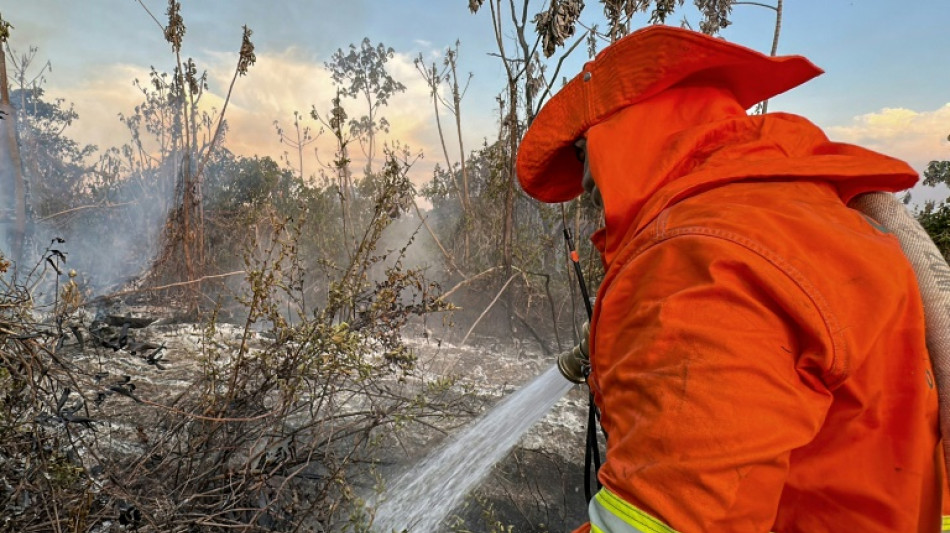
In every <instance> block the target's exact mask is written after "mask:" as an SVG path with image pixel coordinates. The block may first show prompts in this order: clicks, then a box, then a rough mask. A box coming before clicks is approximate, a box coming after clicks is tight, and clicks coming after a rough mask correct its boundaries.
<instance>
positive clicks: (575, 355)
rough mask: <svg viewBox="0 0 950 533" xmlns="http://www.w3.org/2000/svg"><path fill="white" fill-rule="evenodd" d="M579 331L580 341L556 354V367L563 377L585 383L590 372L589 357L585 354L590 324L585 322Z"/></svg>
mask: <svg viewBox="0 0 950 533" xmlns="http://www.w3.org/2000/svg"><path fill="white" fill-rule="evenodd" d="M581 331H582V334H581V343H580V344H578V345H577V346H575V347H573V348H571V349H570V350H567V351H565V352H561V354H560V355H558V356H557V369H558V370H560V371H561V375H562V376H564V378H565V379H567V380H568V381H571V382H574V383H586V382H587V374H589V373H590V358H589V356H588V355H587V353H588V352H587V342H588V340H587V339H588V338H589V337H590V324H588V323H586V322H585V323H584V327H583V328H581Z"/></svg>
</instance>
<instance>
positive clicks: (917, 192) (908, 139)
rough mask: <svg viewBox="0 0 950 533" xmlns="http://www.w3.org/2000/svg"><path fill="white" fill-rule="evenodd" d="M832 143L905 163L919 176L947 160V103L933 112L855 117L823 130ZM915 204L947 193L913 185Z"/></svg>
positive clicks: (890, 110) (901, 110)
mask: <svg viewBox="0 0 950 533" xmlns="http://www.w3.org/2000/svg"><path fill="white" fill-rule="evenodd" d="M826 131H827V132H828V135H829V137H831V138H832V140H835V141H842V142H847V143H852V144H858V145H861V146H864V147H866V148H870V149H872V150H876V151H878V152H882V153H885V154H887V155H891V156H894V157H897V158H899V159H903V160H905V161H907V162H908V163H909V164H910V165H911V166H912V167H914V169H915V170H917V172H919V173H921V174H923V171H924V169H926V168H927V163H929V162H930V161H933V160H935V159H938V160H944V159H950V141H948V140H947V134H948V133H950V103H948V104H946V105H944V106H943V107H941V108H939V109H936V110H933V111H914V110H912V109H906V108H884V109H881V110H880V111H877V112H874V113H867V114H864V115H860V116H857V117H855V118H854V119H853V120H852V121H851V124H848V125H845V126H832V127H828V128H826ZM910 192H911V196H912V198H913V200H914V203H915V204H920V203H922V202H925V201H929V200H934V201H940V200H943V199H945V198H947V197H948V195H950V190H948V189H947V187H945V186H943V185H941V186H940V187H936V188H933V187H925V186H923V185H920V184H918V185H916V186H915V187H913V188H912V189H911V190H910Z"/></svg>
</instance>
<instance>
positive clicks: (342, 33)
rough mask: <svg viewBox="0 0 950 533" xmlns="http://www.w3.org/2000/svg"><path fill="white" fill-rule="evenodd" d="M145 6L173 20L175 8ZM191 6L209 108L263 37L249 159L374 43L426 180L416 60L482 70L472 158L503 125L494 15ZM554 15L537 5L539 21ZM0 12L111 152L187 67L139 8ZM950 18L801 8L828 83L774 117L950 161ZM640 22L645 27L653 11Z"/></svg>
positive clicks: (245, 99) (750, 39) (804, 47)
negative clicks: (390, 52) (334, 58)
mask: <svg viewBox="0 0 950 533" xmlns="http://www.w3.org/2000/svg"><path fill="white" fill-rule="evenodd" d="M142 1H143V2H144V3H145V5H146V6H148V7H149V9H150V10H151V11H152V12H153V13H154V14H155V15H156V16H157V17H158V18H159V20H161V21H162V22H163V23H164V18H165V17H164V12H165V8H166V5H167V3H166V2H165V1H164V0H142ZM688 3H689V2H687V4H688ZM183 4H184V5H183V9H182V14H183V16H184V18H185V23H186V25H187V27H188V32H187V34H186V36H185V45H184V54H185V55H186V56H191V57H194V58H195V59H196V61H197V62H198V64H199V66H200V67H202V68H206V69H208V71H209V74H210V77H211V93H212V94H211V95H209V96H208V98H207V100H206V102H207V103H208V104H209V105H215V104H218V107H219V106H220V102H221V96H222V95H223V93H224V92H225V91H226V87H227V82H228V81H230V75H231V72H232V70H233V66H234V62H235V60H236V50H237V48H238V46H239V44H240V36H241V26H242V25H244V24H247V25H248V26H250V27H251V28H252V29H253V30H254V36H253V41H254V43H255V45H256V52H257V57H258V63H257V65H255V66H254V67H252V68H251V71H250V73H249V74H248V76H247V77H246V78H243V79H241V80H239V81H238V84H237V86H236V89H235V96H234V99H233V100H232V103H231V106H232V107H231V108H230V109H229V112H228V117H229V121H230V123H231V126H232V130H231V134H230V137H229V143H230V145H231V146H232V148H234V149H235V150H237V151H239V152H242V153H245V154H247V155H250V154H261V155H265V154H266V155H272V156H275V157H276V156H278V155H279V154H280V153H281V152H282V151H283V150H284V149H285V148H284V147H282V146H281V145H280V144H279V143H278V141H277V136H276V134H275V133H274V127H273V125H272V123H273V121H274V120H280V121H281V122H282V123H284V124H285V125H287V124H288V123H289V122H290V119H291V116H292V113H293V111H294V110H300V111H309V109H310V107H311V105H316V106H317V108H318V109H326V108H327V107H328V102H329V98H330V97H331V95H332V89H331V87H330V82H329V78H328V76H327V75H326V72H325V71H324V70H323V68H322V65H323V62H324V61H326V60H327V59H328V58H329V57H330V55H331V54H332V53H333V52H334V51H335V50H336V49H337V48H340V47H346V46H347V45H348V44H349V43H358V42H359V41H360V40H361V39H362V38H363V37H369V38H370V39H371V40H372V41H373V42H377V41H382V42H384V43H386V44H387V45H388V46H391V47H393V48H394V49H395V50H396V52H397V57H396V58H395V59H394V61H393V62H392V63H391V66H392V73H393V75H394V76H395V77H397V78H398V79H399V80H400V81H401V82H403V83H404V84H406V85H407V87H408V90H407V93H406V94H404V95H401V96H400V97H398V98H396V99H394V100H393V101H392V104H391V106H390V108H389V109H388V110H386V112H385V115H386V116H387V117H388V118H389V120H390V122H392V123H393V131H392V136H393V137H397V138H399V139H402V140H404V141H405V142H407V143H409V144H410V145H411V146H413V147H414V148H416V149H421V150H423V151H424V152H425V154H426V158H425V160H424V161H423V162H422V163H420V164H419V166H418V168H417V175H416V179H417V180H418V181H421V180H424V179H425V178H426V175H427V173H428V171H429V169H431V165H432V164H434V163H435V162H437V161H439V160H440V159H441V149H440V148H438V144H437V143H438V138H437V136H436V135H435V128H434V118H433V115H432V110H431V108H432V106H431V102H429V101H428V100H427V99H426V97H425V95H426V89H425V86H424V84H423V83H422V81H421V78H420V76H419V75H418V74H417V73H416V72H415V69H414V67H413V66H412V59H413V58H415V57H416V56H418V55H419V54H422V55H423V57H424V58H426V59H427V60H438V58H439V57H440V54H441V51H442V50H444V49H445V47H446V46H449V45H452V44H454V43H455V41H456V40H459V41H461V60H460V69H461V70H462V71H463V72H471V73H472V75H473V78H472V85H471V87H470V90H469V92H468V94H467V95H466V97H465V100H464V102H463V103H464V109H463V127H464V130H465V137H466V147H467V148H474V147H476V146H477V145H478V144H480V142H481V139H483V138H485V137H490V136H491V135H492V134H493V132H494V131H495V129H496V125H495V118H494V114H493V110H494V108H495V105H496V104H495V101H494V97H495V95H496V94H497V93H498V92H499V91H500V90H501V89H502V88H503V84H504V79H503V73H502V70H501V66H500V63H499V61H498V59H497V58H495V57H492V56H491V55H490V53H491V52H493V51H494V50H495V42H494V36H493V34H492V31H491V24H490V19H489V14H488V12H487V7H486V8H485V9H483V12H480V13H478V14H477V15H472V14H471V13H469V11H468V9H467V5H468V2H467V0H398V1H388V2H383V1H381V0H347V1H342V2H340V1H328V0H319V1H309V2H305V1H303V0H283V1H279V0H275V1H271V2H262V1H260V0H253V1H252V0H200V1H198V0H184V1H183ZM545 4H546V2H545V1H543V0H537V1H534V2H533V3H532V4H531V9H530V11H531V12H536V11H538V10H540V9H541V8H542V7H543V6H544V5H545ZM587 4H588V6H587V8H586V10H585V14H584V18H583V20H585V21H586V22H587V23H598V22H600V21H598V20H597V19H598V17H599V14H600V4H599V2H596V1H594V0H588V1H587ZM0 13H2V15H3V18H4V19H6V20H7V21H9V22H11V23H12V24H13V25H14V26H15V28H14V30H13V35H12V40H11V44H12V45H13V47H14V48H15V49H16V50H18V51H23V50H26V49H27V47H28V46H36V47H38V48H39V54H38V58H40V59H41V60H46V59H49V60H50V61H51V62H52V65H53V71H52V72H51V73H49V74H48V75H47V76H46V78H47V86H46V87H47V91H48V93H49V94H50V95H51V96H57V97H63V98H65V99H66V100H67V101H72V102H74V103H75V105H76V109H77V110H78V111H79V113H80V120H79V122H78V123H77V124H76V125H74V126H73V127H72V129H71V134H72V135H73V136H74V137H76V138H78V139H80V140H83V141H86V142H91V143H95V144H98V145H100V146H101V147H105V146H111V145H115V144H119V143H121V142H123V140H124V136H123V132H122V128H121V125H120V124H119V123H118V120H117V118H116V116H117V114H118V113H120V112H122V113H129V112H130V111H131V109H132V107H133V106H134V105H135V104H136V103H138V102H139V100H140V98H139V96H140V95H138V94H137V93H136V91H135V89H134V88H133V87H132V80H133V79H135V78H136V77H138V78H141V79H145V78H146V76H147V72H148V69H149V67H150V66H152V65H154V66H155V67H157V68H158V69H160V70H169V69H170V67H171V65H172V61H173V59H172V56H171V54H170V53H169V47H168V45H167V43H165V41H164V40H163V38H162V34H161V31H160V30H159V28H158V27H157V25H156V24H155V22H154V21H152V20H151V18H150V17H149V16H148V14H147V13H146V12H145V10H144V9H143V8H142V6H141V5H139V3H138V1H137V0H87V1H84V2H74V1H67V0H4V1H2V3H0ZM682 16H685V17H686V18H687V20H692V21H694V22H695V20H696V16H695V11H694V10H692V9H690V8H689V7H688V6H687V8H684V9H683V10H682V11H681V14H679V15H677V16H676V17H675V20H673V21H670V22H671V23H674V24H675V23H678V22H679V20H680V18H681V17H682ZM732 20H733V25H732V26H731V27H729V28H727V29H726V30H725V31H724V32H723V34H722V35H723V37H725V38H727V39H729V40H731V41H734V42H738V43H740V44H743V45H746V46H749V47H751V48H755V49H758V50H761V51H767V50H768V48H769V47H770V45H771V38H772V31H773V24H774V13H773V12H772V11H771V10H768V9H763V8H760V7H756V6H737V7H736V8H735V9H734V11H733V17H732ZM947 20H950V2H946V1H945V0H925V1H917V2H906V3H897V2H885V1H883V0H863V1H861V0H851V1H849V0H794V1H791V0H790V1H788V2H786V3H785V12H784V23H783V27H782V36H781V40H780V43H779V54H801V55H805V56H806V57H808V58H809V59H811V60H812V61H813V62H815V63H816V64H817V65H819V66H820V67H822V68H823V69H825V71H826V74H824V75H823V76H821V77H820V78H818V79H816V80H813V81H812V82H810V83H808V84H806V85H805V86H802V87H800V88H797V89H795V90H793V91H791V92H790V93H788V94H786V95H782V96H780V97H778V98H776V99H775V100H773V102H772V104H770V110H773V111H788V112H793V113H799V114H802V115H804V116H806V117H808V118H809V119H811V120H812V121H814V122H816V123H817V124H818V125H820V126H822V127H823V128H825V130H826V131H827V132H828V134H829V136H831V137H832V138H833V139H835V140H841V141H845V142H855V143H858V144H863V145H865V146H868V147H871V148H873V149H877V150H880V151H882V152H885V153H889V154H892V155H896V156H898V157H901V158H904V159H906V160H908V161H909V162H910V163H911V164H912V165H913V166H914V167H915V168H917V169H918V170H922V168H923V167H924V166H925V165H926V162H927V161H929V160H930V159H936V158H950V148H948V144H950V143H948V142H947V141H946V136H947V134H948V133H950V107H948V106H947V104H948V102H950V68H947V67H948V60H947V59H946V51H947V50H950V32H948V31H946V29H945V24H946V21H947ZM638 22H639V23H640V24H641V25H642V24H645V23H646V16H645V15H641V16H640V19H639V20H638ZM578 52H581V53H582V52H583V50H578ZM584 59H586V58H585V57H583V56H582V54H578V55H577V57H576V58H575V59H574V60H573V61H571V62H570V63H568V66H567V67H566V70H565V71H564V74H565V75H568V76H571V75H573V74H575V73H576V72H577V70H578V69H579V68H580V65H581V64H582V63H583V61H584ZM354 105H355V104H354ZM355 111H356V109H355V108H354V112H352V113H351V114H354V113H355ZM443 118H445V117H443ZM322 142H323V140H320V141H318V143H317V144H316V145H317V146H319V145H321V143H322ZM306 166H307V169H306V172H307V173H310V172H314V171H316V169H317V168H318V163H317V162H316V158H314V157H309V158H308V163H306Z"/></svg>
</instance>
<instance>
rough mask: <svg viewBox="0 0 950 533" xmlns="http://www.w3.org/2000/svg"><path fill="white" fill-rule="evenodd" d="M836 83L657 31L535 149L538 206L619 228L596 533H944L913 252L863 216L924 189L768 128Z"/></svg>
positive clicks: (895, 168) (525, 167) (604, 247)
mask: <svg viewBox="0 0 950 533" xmlns="http://www.w3.org/2000/svg"><path fill="white" fill-rule="evenodd" d="M819 74H821V70H819V69H818V68H817V67H815V66H814V65H813V64H811V63H810V62H809V61H808V60H807V59H805V58H803V57H798V56H788V57H768V56H765V55H762V54H760V53H758V52H755V51H753V50H749V49H747V48H743V47H740V46H737V45H734V44H730V43H727V42H726V41H724V40H720V39H716V38H712V37H708V36H705V35H702V34H699V33H695V32H691V31H687V30H683V29H678V28H672V27H665V26H653V27H649V28H646V29H643V30H640V31H638V32H635V33H633V34H631V35H629V36H627V37H626V38H624V39H621V40H619V41H617V42H616V43H614V44H613V45H611V46H610V47H608V48H606V49H605V50H603V51H602V52H601V53H600V54H599V55H598V56H597V57H596V59H594V60H593V61H591V62H589V63H588V64H587V65H585V67H584V70H583V72H581V73H580V74H579V75H578V76H577V77H576V78H574V79H573V80H572V81H571V82H570V83H568V84H567V85H566V86H565V87H564V88H563V89H562V90H561V91H560V92H559V93H558V94H557V95H555V96H554V97H553V98H552V99H551V100H550V101H549V102H547V104H546V105H545V106H544V108H543V109H542V110H541V112H540V113H539V114H538V116H537V118H536V119H535V120H534V122H533V123H532V124H531V126H530V127H529V129H528V131H527V132H526V134H525V137H524V140H523V142H522V144H521V148H520V151H519V154H518V164H517V170H518V178H519V180H520V182H521V185H522V187H523V188H524V190H525V191H526V192H527V193H528V194H529V195H531V196H533V197H534V198H537V199H539V200H541V201H545V202H564V201H568V200H570V199H572V198H575V197H577V196H578V195H580V194H581V193H582V192H583V187H584V182H585V181H586V182H587V184H588V188H589V189H590V192H593V193H594V194H593V196H594V197H596V198H599V199H600V201H601V202H602V205H603V210H604V221H605V224H604V227H603V228H602V229H601V230H599V231H598V232H596V233H595V234H594V235H593V236H592V240H593V242H594V244H595V246H596V247H597V248H598V249H599V250H600V253H601V257H602V260H603V264H604V267H605V277H604V279H603V281H602V283H601V285H600V288H599V291H598V294H597V299H596V305H595V308H594V314H593V319H592V322H591V334H590V363H591V371H590V375H589V377H588V384H589V386H590V388H591V391H592V392H593V395H594V399H595V402H596V404H597V406H598V408H599V409H600V413H601V423H602V425H603V429H604V430H605V432H606V434H607V435H609V438H608V439H607V456H606V461H605V463H604V465H603V467H602V468H601V470H600V473H599V480H600V481H601V483H602V484H603V488H602V489H601V490H600V491H599V492H598V493H597V494H596V495H595V497H594V498H593V499H592V500H591V502H590V507H589V516H590V523H589V524H587V525H585V526H583V527H581V528H580V529H578V530H577V531H581V532H583V531H594V532H604V533H607V532H609V533H626V532H643V533H646V532H649V533H659V532H671V531H678V532H683V533H690V532H707V531H710V532H712V531H715V532H719V531H729V532H755V533H765V532H770V531H774V532H781V533H797V532H801V533H806V532H807V533H823V532H858V531H860V532H862V533H877V532H880V533H884V532H916V531H919V532H931V533H932V532H936V531H940V530H941V512H940V493H941V487H942V486H943V483H944V479H943V474H942V471H943V470H942V465H941V464H940V461H939V460H938V455H939V450H938V445H939V442H938V441H939V437H938V430H937V425H938V423H937V395H936V391H935V389H934V381H933V373H932V369H931V365H930V362H929V360H928V354H927V349H926V346H925V340H924V339H925V337H924V317H923V308H922V304H921V300H920V296H919V293H918V290H917V284H916V280H915V278H914V274H913V271H912V270H911V267H910V265H909V264H908V262H907V260H906V259H905V258H904V256H903V255H902V253H901V251H900V248H899V246H898V243H897V240H896V239H895V237H894V236H893V235H890V234H887V233H886V232H885V231H883V229H882V228H881V227H880V226H879V225H878V224H876V223H875V222H874V221H873V220H870V219H868V218H866V217H864V216H862V215H861V214H860V213H859V212H857V211H855V210H853V209H849V208H848V207H847V204H848V201H849V200H850V199H852V198H853V197H855V196H856V195H858V194H861V193H864V192H869V191H892V192H893V191H900V190H903V189H906V188H908V187H910V186H912V185H913V184H914V183H915V182H916V180H917V175H916V173H915V172H914V171H913V170H912V169H911V168H910V167H909V166H908V165H907V164H906V163H904V162H902V161H899V160H896V159H893V158H891V157H887V156H885V155H881V154H879V153H875V152H872V151H869V150H866V149H863V148H859V147H857V146H852V145H847V144H841V143H835V142H830V141H829V140H828V138H827V137H826V136H825V135H824V133H823V132H822V131H821V130H820V129H819V128H818V127H816V126H815V125H814V124H812V123H811V122H809V121H808V120H806V119H804V118H802V117H800V116H796V115H792V114H787V113H770V114H766V115H749V114H747V111H746V110H747V109H749V108H750V107H752V106H753V105H755V104H756V103H757V102H760V101H762V100H765V99H768V98H770V97H773V96H775V95H777V94H780V93H782V92H785V91H787V90H789V89H791V88H793V87H795V86H797V85H799V84H802V83H804V82H806V81H808V80H809V79H811V78H813V77H815V76H817V75H819ZM578 147H580V151H578ZM585 173H586V176H587V179H586V180H585V179H583V177H584V176H585Z"/></svg>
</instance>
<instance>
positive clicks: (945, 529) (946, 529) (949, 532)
mask: <svg viewBox="0 0 950 533" xmlns="http://www.w3.org/2000/svg"><path fill="white" fill-rule="evenodd" d="M940 532H941V533H950V516H947V515H944V517H943V525H941V526H940Z"/></svg>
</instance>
